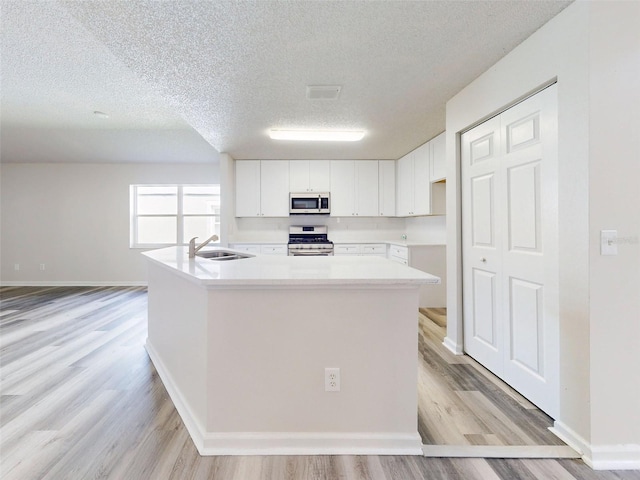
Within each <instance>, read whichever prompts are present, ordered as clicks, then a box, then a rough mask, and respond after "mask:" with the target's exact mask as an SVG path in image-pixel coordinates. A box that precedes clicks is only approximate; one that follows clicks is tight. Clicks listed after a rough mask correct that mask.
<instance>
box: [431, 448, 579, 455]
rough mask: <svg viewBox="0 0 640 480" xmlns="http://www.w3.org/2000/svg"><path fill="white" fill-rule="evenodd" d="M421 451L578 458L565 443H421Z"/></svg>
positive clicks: (432, 453) (447, 453) (439, 453)
mask: <svg viewBox="0 0 640 480" xmlns="http://www.w3.org/2000/svg"><path fill="white" fill-rule="evenodd" d="M422 453H423V455H424V456H425V457H451V458H454V457H455V458H580V454H579V453H578V452H576V451H575V450H574V449H573V448H571V447H568V446H566V445H423V446H422Z"/></svg>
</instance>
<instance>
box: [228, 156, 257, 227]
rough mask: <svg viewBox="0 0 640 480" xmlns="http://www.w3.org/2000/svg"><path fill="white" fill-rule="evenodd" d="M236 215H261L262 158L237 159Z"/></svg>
mask: <svg viewBox="0 0 640 480" xmlns="http://www.w3.org/2000/svg"><path fill="white" fill-rule="evenodd" d="M234 163H235V165H236V217H259V216H260V215H261V209H260V160H236V161H235V162H234Z"/></svg>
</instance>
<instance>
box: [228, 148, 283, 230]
mask: <svg viewBox="0 0 640 480" xmlns="http://www.w3.org/2000/svg"><path fill="white" fill-rule="evenodd" d="M235 164H236V217H288V216H289V161H288V160H237V161H236V162H235Z"/></svg>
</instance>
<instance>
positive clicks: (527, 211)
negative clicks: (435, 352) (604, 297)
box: [461, 85, 559, 418]
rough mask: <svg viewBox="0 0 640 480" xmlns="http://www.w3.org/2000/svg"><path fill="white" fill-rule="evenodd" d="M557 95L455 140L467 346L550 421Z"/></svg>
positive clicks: (555, 345)
mask: <svg viewBox="0 0 640 480" xmlns="http://www.w3.org/2000/svg"><path fill="white" fill-rule="evenodd" d="M556 95H557V94H556V87H555V85H554V86H552V87H549V88H547V89H545V90H543V91H542V92H540V93H538V94H536V95H534V96H532V97H530V98H528V99H527V100H525V101H523V102H521V103H519V104H517V105H515V106H514V107H512V108H510V109H509V110H507V111H505V112H503V113H502V114H501V115H499V116H497V117H495V118H493V119H491V120H489V121H487V122H485V123H483V124H481V125H479V126H478V127H476V128H474V129H472V130H470V131H469V132H466V133H465V134H463V135H462V137H461V147H462V157H461V158H462V165H461V171H462V185H463V188H462V200H463V203H462V205H463V289H464V299H465V300H464V307H463V313H464V334H465V341H464V342H465V350H466V351H467V353H469V355H471V356H473V357H474V358H476V359H477V360H478V361H480V362H481V363H483V364H484V365H485V366H487V368H489V369H491V370H492V371H493V372H494V373H496V374H497V375H499V376H500V377H502V378H503V379H504V380H505V381H506V382H507V383H509V384H510V385H512V386H513V387H514V388H515V389H516V390H518V391H519V392H521V393H522V394H523V395H524V396H526V397H527V398H528V399H529V400H531V401H532V402H533V403H535V404H536V405H538V406H539V407H540V408H541V409H542V410H544V411H545V412H547V413H548V414H549V415H550V416H552V417H554V418H555V417H557V413H558V398H559V383H558V369H559V327H558V258H557V255H558V252H557V250H558V246H557V244H558V239H557V235H558V229H557V189H558V184H557V169H558V164H557V121H556V118H557V107H556Z"/></svg>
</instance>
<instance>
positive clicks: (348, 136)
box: [269, 130, 365, 142]
mask: <svg viewBox="0 0 640 480" xmlns="http://www.w3.org/2000/svg"><path fill="white" fill-rule="evenodd" d="M364 133H365V132H364V130H269V137H271V139H272V140H306V141H312V142H357V141H358V140H362V137H364Z"/></svg>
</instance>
